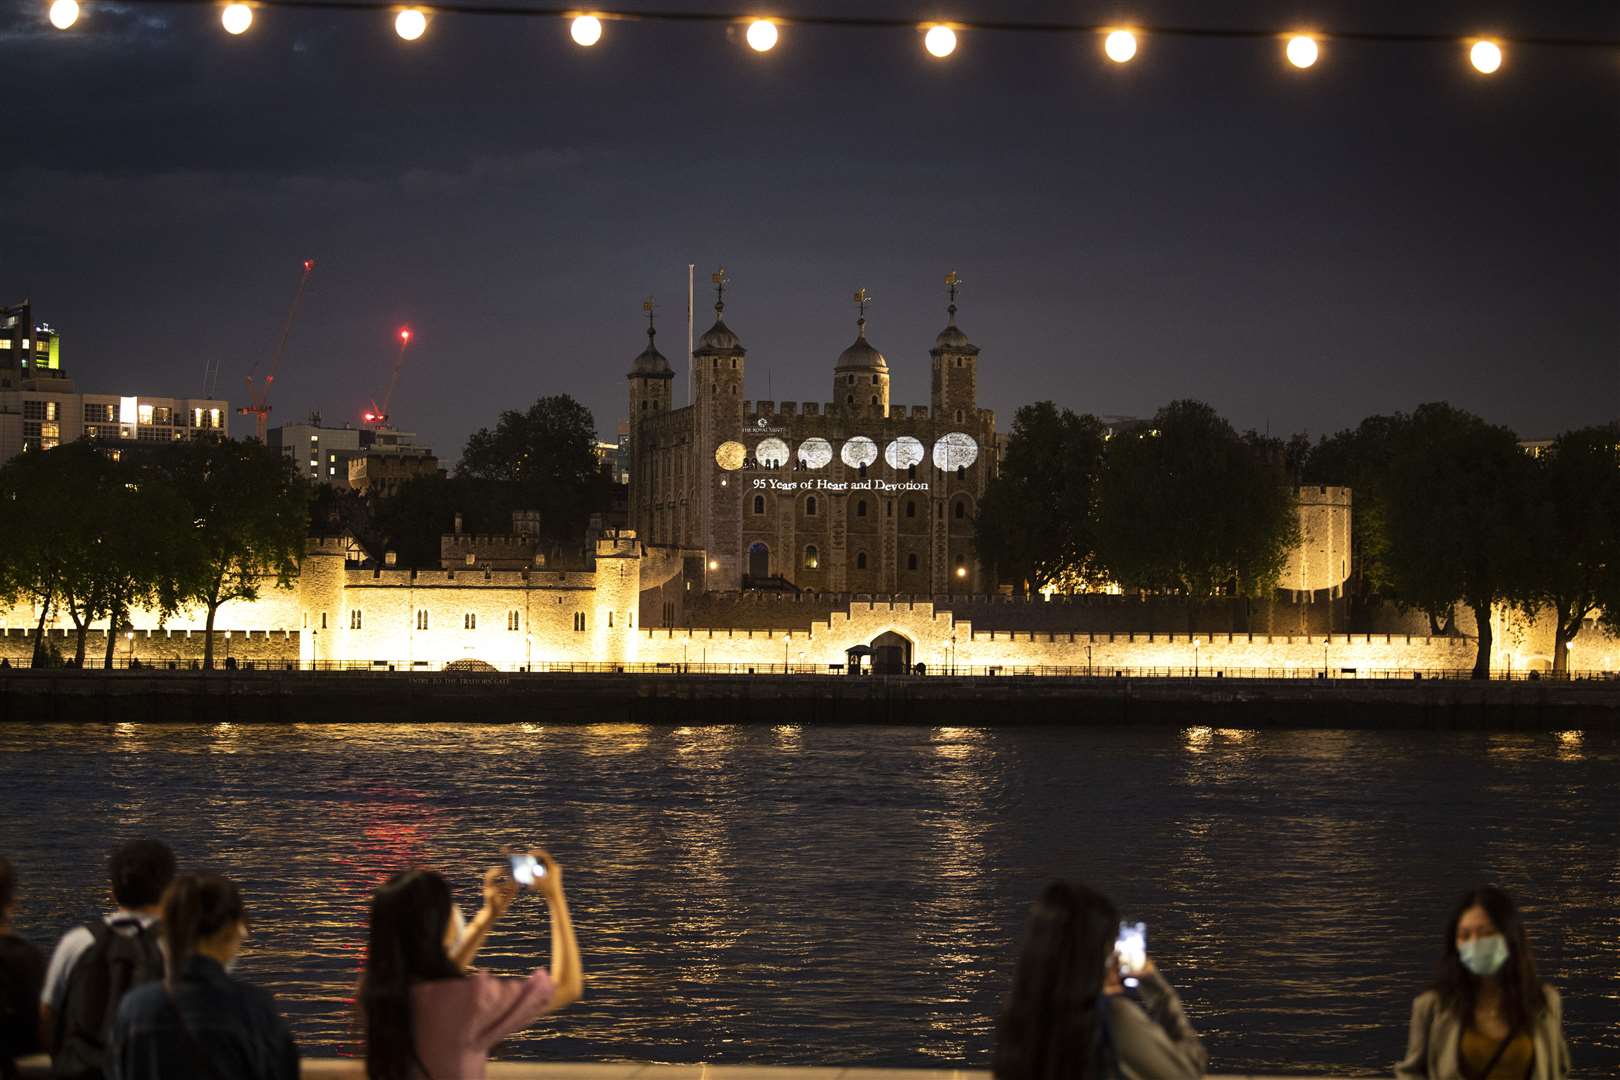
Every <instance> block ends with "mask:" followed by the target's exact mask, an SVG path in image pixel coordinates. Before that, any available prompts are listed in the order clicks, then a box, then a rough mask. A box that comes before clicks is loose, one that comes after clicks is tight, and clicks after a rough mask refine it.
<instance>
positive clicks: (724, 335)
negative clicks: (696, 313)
mask: <svg viewBox="0 0 1620 1080" xmlns="http://www.w3.org/2000/svg"><path fill="white" fill-rule="evenodd" d="M716 306H717V307H718V305H716ZM747 352H748V350H747V349H744V348H743V346H742V342H741V341H739V340H738V339H737V335H736V334H735V333H733V332H732V329H731V327H729V326H727V325H726V322H725V320H724V319H721V318H718V317H717V318H716V319H715V320H714V325H713V326H711V327H709V328H708V329H707V330H705V331H704V332H703V336H702V337H700V338H698V344H697V348H696V349H695V350H693V355H695V356H720V355H725V356H733V355H735V356H742V355H745V354H746V353H747Z"/></svg>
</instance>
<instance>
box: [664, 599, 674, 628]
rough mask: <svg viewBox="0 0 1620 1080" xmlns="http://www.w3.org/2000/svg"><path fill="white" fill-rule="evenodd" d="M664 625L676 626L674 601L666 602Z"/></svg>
mask: <svg viewBox="0 0 1620 1080" xmlns="http://www.w3.org/2000/svg"><path fill="white" fill-rule="evenodd" d="M664 625H665V626H674V625H675V601H673V600H665V601H664Z"/></svg>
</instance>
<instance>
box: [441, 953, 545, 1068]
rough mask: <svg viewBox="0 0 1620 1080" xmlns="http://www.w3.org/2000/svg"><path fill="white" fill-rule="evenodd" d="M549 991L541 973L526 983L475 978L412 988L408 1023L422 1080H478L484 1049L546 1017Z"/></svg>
mask: <svg viewBox="0 0 1620 1080" xmlns="http://www.w3.org/2000/svg"><path fill="white" fill-rule="evenodd" d="M551 989H552V988H551V975H550V974H548V973H547V971H546V969H545V968H535V970H534V974H533V975H530V976H529V977H528V978H527V979H512V978H502V977H500V976H498V975H490V974H488V973H486V972H475V973H473V974H471V975H468V976H467V977H466V978H463V979H432V980H430V981H427V982H420V983H417V984H416V985H415V986H414V987H412V988H411V998H412V1006H413V1007H412V1012H411V1023H412V1025H413V1026H414V1027H415V1028H416V1053H417V1056H418V1057H419V1058H421V1064H422V1065H423V1066H426V1068H427V1073H426V1076H425V1077H424V1080H483V1078H484V1065H485V1063H486V1062H487V1060H488V1058H489V1050H490V1047H492V1046H494V1045H495V1044H496V1043H498V1042H500V1041H501V1040H502V1039H504V1038H506V1037H507V1036H508V1035H511V1034H512V1033H513V1032H517V1031H522V1030H523V1029H524V1028H526V1027H528V1026H529V1025H530V1024H532V1023H534V1022H535V1021H536V1020H538V1019H539V1018H540V1017H542V1016H544V1015H546V1013H548V1012H550V1011H551V998H552V993H551ZM419 1075H420V1072H419Z"/></svg>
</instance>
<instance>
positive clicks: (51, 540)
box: [0, 447, 83, 666]
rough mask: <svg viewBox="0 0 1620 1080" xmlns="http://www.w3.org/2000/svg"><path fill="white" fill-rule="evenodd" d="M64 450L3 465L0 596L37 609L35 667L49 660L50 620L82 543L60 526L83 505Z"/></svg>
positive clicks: (31, 453) (0, 480) (0, 476)
mask: <svg viewBox="0 0 1620 1080" xmlns="http://www.w3.org/2000/svg"><path fill="white" fill-rule="evenodd" d="M64 449H67V448H65V447H58V448H56V449H53V450H47V451H37V450H34V451H28V452H25V453H23V454H21V455H19V456H17V457H15V458H13V459H12V460H10V461H8V462H6V463H5V464H4V465H0V599H4V600H6V601H8V602H14V601H17V600H27V601H28V602H29V603H30V604H32V605H33V606H34V607H35V608H37V609H38V611H39V617H38V620H37V622H36V623H35V626H34V660H33V662H34V664H35V665H36V666H43V665H44V664H45V662H46V656H47V650H46V648H45V624H46V623H47V622H49V621H50V616H51V612H52V610H53V609H54V608H55V607H56V606H57V605H58V603H59V602H60V601H61V600H62V597H63V594H64V590H65V589H66V587H67V581H68V577H69V575H70V573H71V569H70V568H71V567H72V565H73V563H74V554H73V549H74V548H75V547H76V546H77V541H76V540H75V541H70V542H65V541H64V538H63V537H62V536H59V535H57V530H59V529H64V530H65V529H67V528H68V527H69V525H68V523H70V522H72V521H74V520H76V516H77V515H79V514H80V513H81V512H82V509H83V507H82V504H81V500H80V496H79V495H78V494H77V493H76V492H74V491H72V490H71V489H70V488H69V487H67V486H66V485H65V484H63V483H62V482H61V476H60V473H61V463H60V462H59V460H57V459H56V455H57V454H59V453H60V452H61V451H62V450H64ZM76 531H77V530H75V532H76Z"/></svg>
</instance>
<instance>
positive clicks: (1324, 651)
mask: <svg viewBox="0 0 1620 1080" xmlns="http://www.w3.org/2000/svg"><path fill="white" fill-rule="evenodd" d="M1327 651H1328V639H1327V638H1323V639H1322V678H1324V679H1325V678H1327V677H1328V676H1327V664H1328V661H1327Z"/></svg>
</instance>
